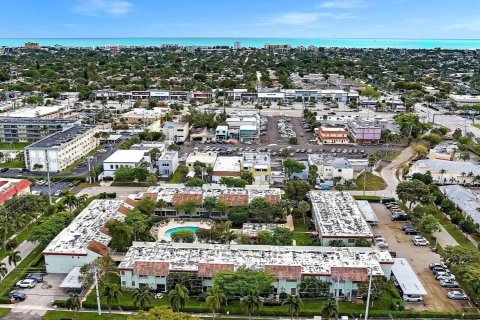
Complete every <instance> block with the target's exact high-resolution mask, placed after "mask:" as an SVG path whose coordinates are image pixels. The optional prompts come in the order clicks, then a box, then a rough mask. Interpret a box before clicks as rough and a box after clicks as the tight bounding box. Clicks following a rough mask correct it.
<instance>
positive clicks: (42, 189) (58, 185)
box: [31, 182, 73, 196]
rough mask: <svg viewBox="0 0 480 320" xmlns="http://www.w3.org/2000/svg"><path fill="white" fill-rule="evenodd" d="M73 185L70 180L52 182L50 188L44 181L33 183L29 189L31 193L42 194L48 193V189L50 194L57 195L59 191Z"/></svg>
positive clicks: (63, 190)
mask: <svg viewBox="0 0 480 320" xmlns="http://www.w3.org/2000/svg"><path fill="white" fill-rule="evenodd" d="M72 187H73V184H72V183H71V182H52V183H51V184H50V188H49V187H48V185H47V184H46V183H45V184H43V183H41V182H40V184H38V183H37V184H35V185H34V186H33V187H31V191H32V193H33V194H44V195H48V192H49V190H50V191H51V195H52V196H59V192H65V191H67V190H70V188H72Z"/></svg>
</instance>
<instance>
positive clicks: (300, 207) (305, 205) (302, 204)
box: [298, 200, 310, 226]
mask: <svg viewBox="0 0 480 320" xmlns="http://www.w3.org/2000/svg"><path fill="white" fill-rule="evenodd" d="M298 210H300V212H301V213H302V216H303V225H304V226H305V225H307V218H306V217H305V213H307V211H308V210H310V205H309V204H308V202H307V201H305V200H302V201H300V202H299V203H298Z"/></svg>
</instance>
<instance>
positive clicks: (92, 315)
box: [42, 310, 130, 320]
mask: <svg viewBox="0 0 480 320" xmlns="http://www.w3.org/2000/svg"><path fill="white" fill-rule="evenodd" d="M104 312H105V311H104ZM129 316H130V315H128V314H112V315H109V314H108V311H107V312H105V313H102V315H101V316H99V315H98V314H97V313H96V312H78V313H77V317H76V318H75V313H74V312H73V311H52V310H50V311H47V313H46V314H45V315H44V316H43V318H42V319H43V320H66V319H78V320H100V319H112V320H125V319H128V317H129Z"/></svg>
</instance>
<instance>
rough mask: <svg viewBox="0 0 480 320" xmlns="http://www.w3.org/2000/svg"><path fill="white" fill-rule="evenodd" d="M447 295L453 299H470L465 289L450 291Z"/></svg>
mask: <svg viewBox="0 0 480 320" xmlns="http://www.w3.org/2000/svg"><path fill="white" fill-rule="evenodd" d="M447 296H448V297H449V298H450V299H452V300H468V296H467V295H466V294H465V292H463V291H450V292H449V293H447Z"/></svg>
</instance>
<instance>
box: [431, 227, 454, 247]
mask: <svg viewBox="0 0 480 320" xmlns="http://www.w3.org/2000/svg"><path fill="white" fill-rule="evenodd" d="M433 236H434V237H436V238H437V243H438V245H439V246H441V247H442V248H445V247H447V246H453V247H454V246H458V245H459V244H458V242H457V240H455V238H453V237H452V236H451V235H450V233H448V231H447V230H445V228H444V227H443V226H442V225H440V231H436V232H434V233H433Z"/></svg>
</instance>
